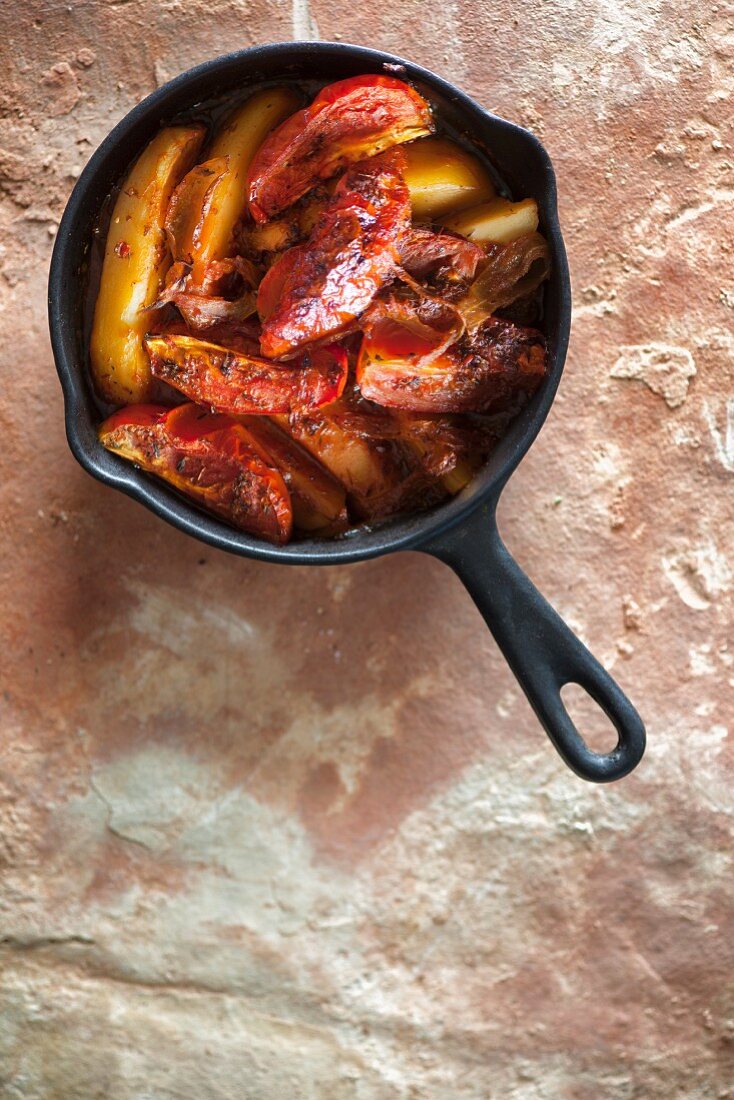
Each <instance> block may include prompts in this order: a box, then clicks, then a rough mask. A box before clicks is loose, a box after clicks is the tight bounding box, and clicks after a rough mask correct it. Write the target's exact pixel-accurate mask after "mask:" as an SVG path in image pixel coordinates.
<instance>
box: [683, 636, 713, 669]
mask: <svg viewBox="0 0 734 1100" xmlns="http://www.w3.org/2000/svg"><path fill="white" fill-rule="evenodd" d="M688 656H689V659H690V662H691V676H713V675H714V673H715V672H716V665H715V664H714V662H713V661H712V660H711V645H710V644H709V643H708V642H703V643H702V644H701V645H692V646H691V648H690V650H689V653H688Z"/></svg>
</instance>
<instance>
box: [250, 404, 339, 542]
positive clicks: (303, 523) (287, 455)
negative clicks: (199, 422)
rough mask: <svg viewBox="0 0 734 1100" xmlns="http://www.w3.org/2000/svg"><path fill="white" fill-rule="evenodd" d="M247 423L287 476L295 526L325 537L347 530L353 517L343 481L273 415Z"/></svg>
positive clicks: (255, 439)
mask: <svg viewBox="0 0 734 1100" xmlns="http://www.w3.org/2000/svg"><path fill="white" fill-rule="evenodd" d="M244 423H245V426H246V428H247V430H248V432H249V433H250V439H251V440H252V441H253V444H254V445H255V446H256V447H260V448H261V449H262V455H263V458H264V459H265V461H266V462H268V463H269V464H272V465H274V466H276V467H277V468H278V469H279V470H280V472H281V474H282V475H283V480H284V481H285V483H286V485H287V486H288V489H289V490H290V494H291V500H292V502H293V523H294V526H295V527H297V528H298V529H299V531H308V532H311V533H313V534H318V535H321V536H323V535H325V534H330V535H333V534H337V533H338V532H339V531H344V530H346V528H347V526H348V524H349V519H348V516H347V504H346V492H345V489H344V486H343V485H342V484H341V482H340V481H338V480H337V479H336V478H335V477H334V476H333V474H330V473H329V471H328V470H327V469H326V468H325V467H324V466H322V464H321V463H320V462H318V461H317V459H315V458H314V457H313V455H311V454H309V452H308V451H307V450H306V449H305V448H304V447H301V446H300V445H299V444H298V443H296V441H295V440H294V439H292V438H291V436H289V435H288V434H287V433H286V432H284V431H282V430H281V429H280V428H278V427H277V426H276V425H275V424H274V423H273V422H272V421H271V420H270V419H269V417H267V416H257V417H255V416H251V417H248V418H247V419H246V420H245V422H244Z"/></svg>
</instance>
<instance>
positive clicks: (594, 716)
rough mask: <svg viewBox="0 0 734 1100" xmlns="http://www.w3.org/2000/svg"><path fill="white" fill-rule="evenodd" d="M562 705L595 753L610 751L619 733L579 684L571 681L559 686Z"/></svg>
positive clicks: (615, 745) (615, 744) (617, 739)
mask: <svg viewBox="0 0 734 1100" xmlns="http://www.w3.org/2000/svg"><path fill="white" fill-rule="evenodd" d="M561 699H562V700H563V705H564V707H565V708H566V710H567V711H568V713H569V714H570V716H571V721H572V722H573V724H574V726H575V727H576V729H577V730H578V731H579V733H580V734H581V736H582V737H583V739H584V741H585V742H586V744H587V745H588V747H589V748H590V749H591V751H592V752H596V753H608V752H612V751H613V750H614V749H616V747H617V742H618V741H619V734H618V733H617V730H616V729H615V727H614V725H613V724H612V721H611V719H610V718H609V715H607V714H606V713H605V712H604V711H603V710H602V709H601V707H600V706H599V704H598V703H597V702H596V700H595V699H592V698H591V696H590V695H589V693H588V691H586V690H585V689H584V688H582V687H581V684H577V683H574V682H573V681H571V682H570V683H568V684H564V685H563V687H562V688H561Z"/></svg>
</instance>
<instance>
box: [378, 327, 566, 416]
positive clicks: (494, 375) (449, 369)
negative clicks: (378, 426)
mask: <svg viewBox="0 0 734 1100" xmlns="http://www.w3.org/2000/svg"><path fill="white" fill-rule="evenodd" d="M413 331H414V330H413V329H412V328H411V327H410V326H408V325H407V324H405V323H404V322H403V321H401V319H400V318H396V317H392V318H391V317H390V316H389V315H383V316H382V317H378V318H377V319H376V320H375V321H374V323H372V324H371V325H370V326H369V327H368V329H367V331H366V332H365V335H364V338H363V340H362V346H361V348H360V353H359V361H358V363H357V383H358V385H359V388H360V390H361V392H362V395H363V396H364V397H366V398H367V399H368V400H370V401H375V402H377V403H378V404H380V405H384V406H386V407H387V408H394V409H406V410H410V411H413V412H419V413H463V412H497V411H499V410H501V409H505V408H508V407H509V406H510V405H511V404H512V402H513V400H514V399H516V398H520V397H521V396H528V395H530V394H532V393H534V392H535V390H536V389H537V387H538V386H539V385H540V383H541V381H542V379H543V376H544V375H545V371H546V364H547V360H546V350H545V341H544V340H543V337H542V335H541V334H540V333H539V332H537V331H536V330H535V329H529V328H521V327H520V326H519V325H513V324H512V323H511V322H510V321H502V320H500V319H499V318H496V317H492V318H490V319H489V320H488V321H486V322H485V323H484V324H483V325H482V326H481V328H480V329H479V330H478V331H477V332H476V333H475V334H474V336H473V337H471V338H469V337H466V338H463V339H460V340H459V341H458V342H457V343H455V344H451V346H450V347H448V348H446V350H445V351H443V352H442V353H441V354H440V355H438V356H435V357H432V358H431V359H430V361H427V360H426V357H425V354H424V351H423V343H424V341H422V340H421V342H419V343H418V344H417V345H416V349H415V351H411V350H410V348H411V341H412V340H413V339H414V337H413Z"/></svg>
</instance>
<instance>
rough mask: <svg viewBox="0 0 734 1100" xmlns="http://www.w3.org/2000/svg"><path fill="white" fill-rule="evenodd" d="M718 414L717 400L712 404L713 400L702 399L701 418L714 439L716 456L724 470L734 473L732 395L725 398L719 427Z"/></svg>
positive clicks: (733, 409)
mask: <svg viewBox="0 0 734 1100" xmlns="http://www.w3.org/2000/svg"><path fill="white" fill-rule="evenodd" d="M719 416H720V411H719V404H718V402H717V403H716V405H714V402H713V401H708V400H707V401H704V403H703V418H704V420H705V421H706V424H707V426H708V430H709V432H710V433H711V438H712V439H713V441H714V451H715V453H716V458H717V459H718V461H719V462H720V463H721V465H722V466H723V467H724V469H725V470H728V471H729V473H734V397H729V398H727V400H726V403H725V405H724V410H723V424H722V425H721V427H720V426H719Z"/></svg>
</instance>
